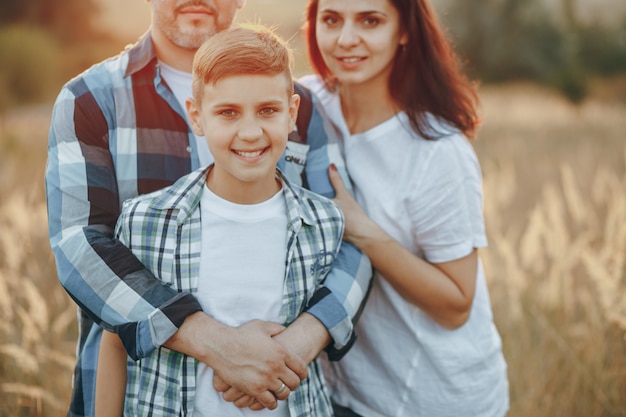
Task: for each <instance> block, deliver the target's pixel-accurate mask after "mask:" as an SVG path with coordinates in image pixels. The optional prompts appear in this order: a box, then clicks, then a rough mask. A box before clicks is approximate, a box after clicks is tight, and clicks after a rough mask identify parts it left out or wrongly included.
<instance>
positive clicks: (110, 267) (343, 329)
mask: <svg viewBox="0 0 626 417" xmlns="http://www.w3.org/2000/svg"><path fill="white" fill-rule="evenodd" d="M313 104H314V106H313V114H312V116H311V121H310V124H309V129H308V130H307V135H308V140H307V144H306V145H303V144H297V143H291V142H289V143H288V149H287V152H286V153H285V155H283V158H282V159H281V161H280V162H279V167H280V168H281V170H282V171H283V172H284V173H285V176H286V177H287V178H289V179H290V181H291V182H292V183H293V184H299V183H300V174H301V173H302V171H303V170H304V173H305V177H306V180H307V184H308V188H310V189H311V190H312V191H314V192H317V193H319V194H322V195H325V196H332V194H333V190H332V186H331V185H330V183H329V181H328V178H327V175H326V170H327V167H328V166H329V164H330V163H331V162H332V163H334V164H335V165H337V167H338V168H339V170H340V172H343V173H344V178H346V179H347V176H345V168H344V164H343V159H342V158H341V155H340V150H339V147H338V145H337V142H336V134H335V132H334V131H333V128H332V127H331V126H330V124H329V123H328V122H327V121H326V120H325V118H324V117H323V115H322V110H321V108H320V105H319V103H318V102H317V100H316V99H315V98H314V103H313ZM195 146H196V145H195V140H194V137H193V134H192V132H191V130H190V128H189V126H188V123H187V119H186V115H185V112H184V111H183V109H182V108H181V107H180V105H179V104H178V102H177V100H176V98H175V97H174V95H173V93H172V92H171V90H170V89H169V87H168V86H167V85H166V84H165V82H164V81H163V80H162V78H161V76H160V68H159V64H158V60H157V58H156V55H155V53H154V48H153V45H152V42H151V39H150V35H149V34H146V35H145V36H144V37H143V38H142V39H141V40H140V41H139V42H138V43H137V44H136V45H134V46H132V47H130V48H128V49H126V50H125V51H123V52H122V53H121V54H120V55H118V56H116V57H114V58H111V59H108V60H106V61H103V62H102V63H99V64H97V65H95V66H93V67H92V68H90V69H88V70H87V71H86V72H84V73H83V74H81V75H79V76H77V77H76V78H74V79H72V80H71V81H69V82H68V83H67V84H66V85H65V86H64V87H63V88H62V90H61V92H60V93H59V96H58V98H57V100H56V102H55V105H54V109H53V114H52V123H51V127H50V134H49V145H48V163H47V166H46V176H45V181H46V193H47V202H48V220H49V234H50V244H51V247H52V250H53V253H54V256H55V260H56V266H57V273H58V279H59V281H60V282H61V284H62V285H63V287H64V288H65V289H66V290H67V292H68V293H69V294H70V296H71V297H72V298H73V299H74V300H75V301H76V303H77V304H78V306H79V307H80V309H79V312H80V314H79V324H80V329H79V330H80V336H79V343H78V346H77V356H78V359H77V366H76V369H75V374H74V391H73V394H72V395H73V396H72V400H71V404H70V410H69V413H68V416H69V417H82V416H91V415H93V399H94V397H93V395H94V392H95V367H96V360H97V353H98V347H99V341H100V335H101V331H102V329H101V327H100V326H102V327H103V328H106V329H108V330H111V331H114V332H116V333H118V334H119V335H120V337H121V338H122V341H123V343H124V345H125V347H126V349H127V351H128V353H129V355H130V356H131V357H133V358H135V359H140V358H143V357H145V356H147V355H149V354H150V353H151V352H153V351H154V349H155V348H157V347H159V346H160V345H162V344H163V343H164V342H165V341H166V340H168V339H169V338H170V337H171V336H172V335H173V334H174V333H175V332H176V330H177V329H178V327H179V326H180V325H181V324H182V322H183V321H184V319H185V317H187V316H188V315H190V314H192V313H194V312H196V311H199V310H200V309H201V307H200V305H199V303H198V301H197V300H196V299H195V297H194V296H193V295H192V294H190V293H180V292H177V291H175V290H173V289H172V288H170V287H169V286H167V285H164V284H163V283H162V282H161V281H159V280H156V279H154V276H153V275H152V273H151V272H150V271H149V270H148V269H146V267H145V266H144V265H143V264H142V263H141V262H140V261H139V260H137V259H136V257H135V256H134V255H133V254H132V253H131V252H130V251H129V250H128V249H127V248H126V247H124V246H123V245H122V244H121V243H119V242H118V241H116V240H115V239H114V238H113V229H114V226H115V223H116V221H117V218H118V216H119V214H120V210H121V205H122V202H123V201H124V200H126V199H129V198H133V197H135V196H137V195H141V194H146V193H150V192H152V191H154V190H157V189H160V188H162V187H165V186H169V185H171V184H173V183H174V182H175V181H176V180H177V179H179V178H180V177H181V176H183V175H185V174H188V173H189V172H191V171H192V170H194V169H198V168H200V167H199V162H198V153H197V150H196V149H195ZM347 184H348V185H349V182H347ZM334 265H335V266H334V268H333V270H332V271H331V273H330V274H329V276H328V277H327V279H326V281H325V283H324V285H323V286H321V287H319V288H318V289H317V291H316V294H315V297H314V302H311V303H309V305H307V309H306V311H308V312H309V313H311V314H313V315H314V316H316V317H317V318H318V319H319V320H320V321H321V322H322V323H323V324H324V325H325V326H326V327H327V329H328V330H329V332H330V334H331V336H332V338H333V342H334V345H333V346H330V347H329V348H328V349H327V351H328V352H329V354H330V355H331V356H332V357H335V358H338V357H340V356H341V354H343V353H344V352H345V351H346V350H347V348H349V346H350V345H351V343H352V342H353V341H354V337H353V333H352V331H353V326H352V324H353V323H352V319H353V318H355V317H356V316H357V315H358V312H359V309H360V306H361V305H362V301H363V299H364V297H365V294H366V292H367V289H368V285H369V282H370V279H371V266H370V264H369V261H368V259H367V258H366V257H365V256H363V255H362V254H361V253H360V252H358V251H357V250H356V249H355V248H354V247H353V246H351V245H348V244H343V245H341V252H340V254H339V256H338V258H337V260H336V261H335V264H334ZM94 322H95V323H96V324H99V325H100V326H97V325H95V326H94Z"/></svg>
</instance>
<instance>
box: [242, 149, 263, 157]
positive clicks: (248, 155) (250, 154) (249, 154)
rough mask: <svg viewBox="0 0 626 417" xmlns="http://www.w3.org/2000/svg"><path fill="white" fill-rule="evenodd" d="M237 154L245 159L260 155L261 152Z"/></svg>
mask: <svg viewBox="0 0 626 417" xmlns="http://www.w3.org/2000/svg"><path fill="white" fill-rule="evenodd" d="M237 153H238V154H239V155H241V156H243V157H245V158H254V157H255V156H259V155H261V151H254V152H241V151H238V152H237Z"/></svg>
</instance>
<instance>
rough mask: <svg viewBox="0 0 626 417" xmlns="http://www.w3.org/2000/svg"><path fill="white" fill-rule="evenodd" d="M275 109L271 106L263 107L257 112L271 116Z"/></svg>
mask: <svg viewBox="0 0 626 417" xmlns="http://www.w3.org/2000/svg"><path fill="white" fill-rule="evenodd" d="M276 111H277V110H276V109H274V108H272V107H265V108H263V109H261V111H260V112H259V113H261V114H262V115H263V116H271V115H272V114H274V113H276Z"/></svg>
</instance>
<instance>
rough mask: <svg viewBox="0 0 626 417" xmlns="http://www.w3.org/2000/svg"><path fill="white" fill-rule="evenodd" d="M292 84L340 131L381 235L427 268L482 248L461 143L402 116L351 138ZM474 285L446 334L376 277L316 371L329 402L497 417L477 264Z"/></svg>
mask: <svg viewBox="0 0 626 417" xmlns="http://www.w3.org/2000/svg"><path fill="white" fill-rule="evenodd" d="M301 81H302V82H303V84H305V85H307V86H308V87H309V88H311V89H312V91H313V93H314V94H316V95H317V96H318V97H319V99H320V101H321V103H322V106H323V107H324V110H325V111H326V113H327V115H328V116H329V118H330V119H331V121H332V123H333V124H334V125H335V127H336V128H337V130H338V131H339V132H340V136H341V137H342V145H343V152H344V157H345V161H346V166H347V169H348V173H349V175H350V177H351V179H352V181H353V186H354V190H355V194H356V199H357V201H358V202H359V204H360V205H361V206H362V207H363V208H364V209H365V211H366V212H367V213H368V215H369V216H370V217H371V218H372V219H373V220H374V221H375V222H376V223H377V224H379V225H380V226H381V227H382V228H383V229H385V230H386V231H387V233H389V234H390V235H391V236H392V237H393V238H395V239H396V240H397V241H398V242H400V243H401V244H402V245H403V246H404V247H405V248H407V249H408V250H410V251H411V252H412V253H414V254H415V255H417V256H419V257H421V258H423V259H425V260H427V261H428V262H431V263H441V262H448V261H452V260H455V259H459V258H462V257H464V256H467V255H469V254H470V252H471V251H472V250H473V249H474V248H480V247H484V246H486V245H487V239H486V234H485V227H484V221H483V215H482V184H481V181H482V178H481V171H480V166H479V164H478V160H477V158H476V155H475V153H474V151H473V148H472V146H471V144H470V143H469V142H468V140H467V139H466V138H465V137H464V136H463V135H461V134H459V133H458V132H456V131H453V130H452V129H450V128H447V130H448V132H449V134H448V135H447V136H445V137H442V138H440V139H438V140H425V139H423V138H422V137H420V136H418V135H417V134H416V133H415V132H414V131H413V130H412V129H411V128H410V126H409V122H408V118H407V117H406V115H405V114H404V113H399V114H397V115H396V116H394V117H393V118H391V119H389V120H387V121H385V122H383V123H381V124H379V125H378V126H375V127H374V128H372V129H370V130H368V131H366V132H363V133H359V134H355V135H352V134H350V132H349V130H348V128H347V125H346V123H345V120H344V119H343V114H342V110H341V105H340V101H339V97H338V95H337V94H334V93H331V92H329V91H328V90H326V89H325V88H324V85H323V83H322V82H321V81H320V79H319V78H318V77H314V76H310V77H305V78H304V79H302V80H301ZM439 129H441V130H444V129H446V126H445V125H439ZM444 131H445V130H444ZM476 280H477V282H476V293H475V297H474V301H473V304H472V310H471V313H470V317H469V320H468V321H467V323H466V324H464V325H463V326H461V327H460V328H459V329H457V330H447V329H444V328H443V327H441V326H439V325H438V324H437V323H435V322H434V321H433V320H432V319H431V318H429V317H428V316H427V315H426V314H425V313H424V312H422V311H421V310H420V309H419V308H417V307H416V306H414V305H412V304H410V303H408V302H407V301H405V300H404V298H403V297H402V295H401V294H399V293H398V292H397V291H396V290H395V289H394V288H393V287H392V286H391V285H390V284H389V283H388V282H387V281H386V280H385V279H384V277H383V276H381V275H380V274H379V273H376V274H375V277H374V281H373V287H372V291H371V294H370V296H369V299H368V301H367V303H366V305H365V308H364V310H363V314H362V316H361V318H360V320H359V322H358V324H357V327H356V332H357V336H358V339H357V342H356V343H355V345H354V346H353V347H352V349H351V351H350V352H348V354H347V355H346V356H345V357H344V358H343V359H341V360H340V361H339V362H332V363H331V362H326V363H325V368H324V371H325V373H326V376H327V380H328V382H329V385H330V388H331V393H332V398H333V401H335V402H336V403H338V404H340V405H343V406H346V407H349V408H351V409H352V410H353V411H355V412H356V413H358V414H361V415H363V416H368V417H369V416H371V417H379V416H380V417H382V416H396V417H401V416H405V417H415V416H437V417H446V416H451V417H458V416H473V417H479V416H484V417H487V416H489V417H491V416H493V417H496V416H498V417H501V416H503V415H505V414H506V411H507V410H508V406H509V401H508V380H507V376H506V363H505V360H504V358H503V355H502V351H501V345H502V343H501V339H500V336H499V334H498V332H497V330H496V328H495V326H494V323H493V317H492V312H491V303H490V300H489V294H488V291H487V285H486V282H485V276H484V273H483V269H482V266H481V265H480V263H479V267H478V270H477V276H476Z"/></svg>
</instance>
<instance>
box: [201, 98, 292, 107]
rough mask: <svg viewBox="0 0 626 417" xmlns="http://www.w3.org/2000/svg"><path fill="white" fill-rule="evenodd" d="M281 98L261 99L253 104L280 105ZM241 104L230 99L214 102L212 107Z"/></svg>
mask: <svg viewBox="0 0 626 417" xmlns="http://www.w3.org/2000/svg"><path fill="white" fill-rule="evenodd" d="M283 101H284V100H283V99H279V98H276V99H269V100H265V101H261V102H258V103H255V106H257V107H258V106H268V105H282V104H283ZM242 106H243V105H242V104H241V103H237V102H230V101H223V102H218V103H215V104H214V105H213V106H212V107H242Z"/></svg>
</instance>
